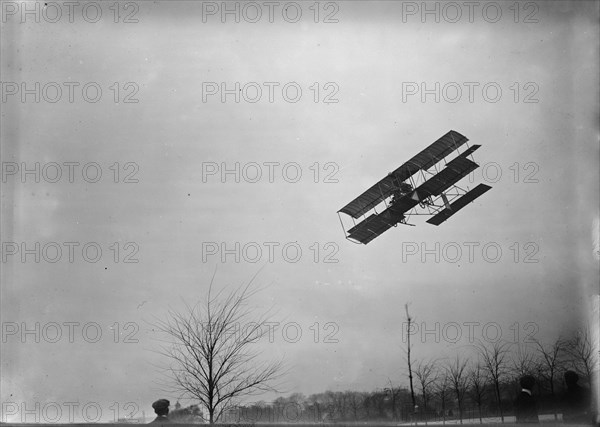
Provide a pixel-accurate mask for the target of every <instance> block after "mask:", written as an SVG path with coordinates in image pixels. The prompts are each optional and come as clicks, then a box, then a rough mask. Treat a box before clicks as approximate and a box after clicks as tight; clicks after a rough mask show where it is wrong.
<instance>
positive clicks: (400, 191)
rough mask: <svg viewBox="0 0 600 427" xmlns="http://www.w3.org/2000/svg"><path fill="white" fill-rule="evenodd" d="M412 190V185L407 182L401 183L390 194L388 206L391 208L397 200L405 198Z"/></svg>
mask: <svg viewBox="0 0 600 427" xmlns="http://www.w3.org/2000/svg"><path fill="white" fill-rule="evenodd" d="M412 190H413V188H412V185H410V184H409V183H407V182H401V183H400V185H399V186H398V188H396V189H395V190H394V193H393V194H392V200H390V206H393V205H394V203H396V202H397V201H398V200H399V199H401V198H402V197H404V196H406V195H407V194H408V193H410V192H411V191H412Z"/></svg>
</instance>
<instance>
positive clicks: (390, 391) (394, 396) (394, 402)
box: [383, 378, 402, 421]
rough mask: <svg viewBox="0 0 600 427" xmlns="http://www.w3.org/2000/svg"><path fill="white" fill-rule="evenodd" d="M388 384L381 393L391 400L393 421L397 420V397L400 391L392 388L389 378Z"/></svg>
mask: <svg viewBox="0 0 600 427" xmlns="http://www.w3.org/2000/svg"><path fill="white" fill-rule="evenodd" d="M388 383H389V385H390V386H389V387H388V388H385V389H383V391H385V392H386V394H387V395H388V396H390V397H391V398H392V417H393V419H394V421H397V420H398V403H397V402H398V399H397V397H398V395H400V393H401V392H402V389H400V388H394V386H393V384H392V380H391V379H390V378H388Z"/></svg>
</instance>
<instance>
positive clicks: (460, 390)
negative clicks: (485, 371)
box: [446, 355, 469, 424]
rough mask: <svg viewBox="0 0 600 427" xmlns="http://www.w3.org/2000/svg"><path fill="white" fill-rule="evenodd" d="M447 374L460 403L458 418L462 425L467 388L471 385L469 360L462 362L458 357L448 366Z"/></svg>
mask: <svg viewBox="0 0 600 427" xmlns="http://www.w3.org/2000/svg"><path fill="white" fill-rule="evenodd" d="M446 372H447V373H448V379H449V381H450V386H451V387H452V390H453V391H454V395H455V396H456V401H457V403H458V416H459V419H460V423H461V424H462V423H463V402H464V400H465V394H466V393H467V387H468V385H469V377H468V375H467V360H460V357H459V356H458V355H456V359H455V360H454V361H453V362H452V363H450V364H448V365H447V366H446Z"/></svg>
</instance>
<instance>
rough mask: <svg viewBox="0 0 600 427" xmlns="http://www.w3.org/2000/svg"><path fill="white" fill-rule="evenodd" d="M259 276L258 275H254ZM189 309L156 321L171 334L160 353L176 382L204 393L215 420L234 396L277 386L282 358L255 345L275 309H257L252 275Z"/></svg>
mask: <svg viewBox="0 0 600 427" xmlns="http://www.w3.org/2000/svg"><path fill="white" fill-rule="evenodd" d="M253 279H254V278H253ZM213 280H214V276H213V278H212V279H211V282H210V287H209V291H208V294H207V297H206V300H205V301H201V302H199V303H198V304H196V305H194V306H190V305H188V304H186V306H185V310H183V311H180V312H177V311H173V310H169V312H168V317H167V320H158V321H157V323H156V324H155V325H154V326H155V327H156V328H157V329H158V330H159V331H160V332H162V333H164V334H166V336H167V340H166V344H165V345H163V346H162V349H161V351H160V352H159V353H161V354H163V355H164V356H166V357H167V358H168V359H169V360H170V366H169V368H168V369H167V372H168V374H169V377H170V379H171V381H170V382H169V386H170V388H171V389H172V390H173V391H175V392H178V393H182V394H187V395H190V396H192V397H194V398H196V399H198V400H199V401H200V402H201V404H202V405H203V406H204V407H205V408H206V410H207V412H208V415H209V422H210V423H211V424H213V423H214V422H215V421H217V420H218V419H219V417H220V416H221V414H222V413H223V411H224V410H226V409H228V407H229V406H230V405H231V404H232V403H233V400H234V399H237V398H240V397H242V396H247V395H251V394H255V393H257V392H261V391H273V390H275V389H274V386H273V382H274V381H275V380H276V379H277V378H278V377H279V376H280V375H281V370H282V362H281V361H275V362H261V361H260V360H259V356H260V352H258V351H257V350H256V347H254V348H253V347H252V344H253V343H256V342H257V341H258V340H260V338H261V337H263V336H264V335H265V334H267V332H268V328H267V326H269V325H268V320H269V312H266V313H262V314H258V315H255V314H254V313H253V310H252V309H251V308H250V307H249V300H250V298H251V297H252V296H253V295H254V294H255V293H256V292H257V291H258V290H256V289H254V288H253V287H252V283H253V281H252V280H251V281H250V282H248V283H247V284H245V285H242V286H240V287H239V288H237V289H235V290H233V291H232V292H230V293H229V294H227V295H222V293H223V291H221V292H217V294H216V295H214V294H213Z"/></svg>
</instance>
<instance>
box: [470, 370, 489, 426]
mask: <svg viewBox="0 0 600 427" xmlns="http://www.w3.org/2000/svg"><path fill="white" fill-rule="evenodd" d="M469 384H470V386H471V387H470V393H469V394H470V395H471V399H473V401H474V402H475V403H476V404H477V410H478V413H479V424H483V418H482V415H481V406H482V404H483V399H484V397H485V386H486V378H485V372H484V369H483V367H482V366H481V363H480V362H479V361H477V364H475V365H474V366H473V367H472V368H471V371H470V372H469Z"/></svg>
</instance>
